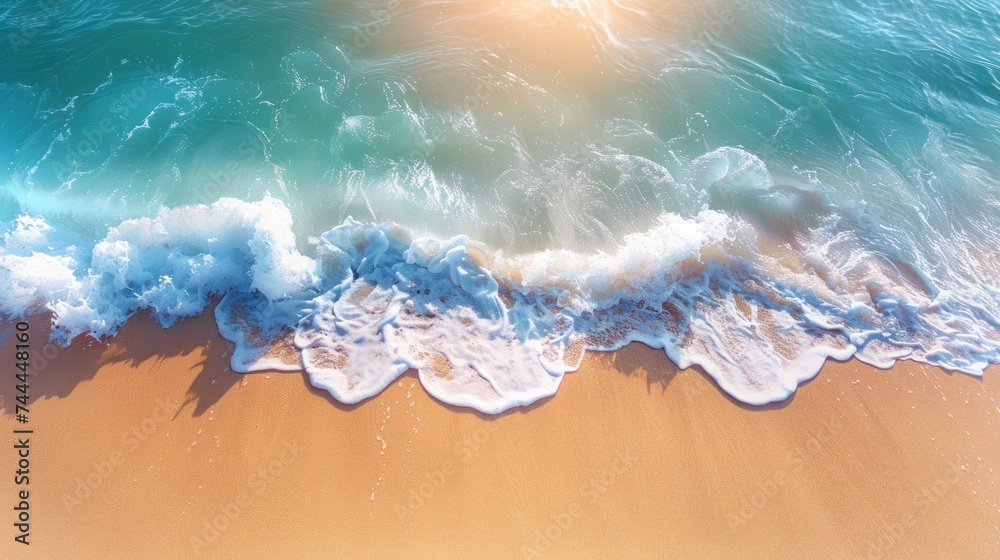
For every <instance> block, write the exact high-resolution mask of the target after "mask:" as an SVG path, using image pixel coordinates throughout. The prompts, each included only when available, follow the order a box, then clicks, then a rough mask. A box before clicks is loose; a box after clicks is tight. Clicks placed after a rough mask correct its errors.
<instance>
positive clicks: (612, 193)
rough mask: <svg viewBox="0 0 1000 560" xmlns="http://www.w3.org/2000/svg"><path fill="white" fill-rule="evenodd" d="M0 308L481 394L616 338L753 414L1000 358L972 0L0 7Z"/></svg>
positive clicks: (329, 370)
mask: <svg viewBox="0 0 1000 560" xmlns="http://www.w3.org/2000/svg"><path fill="white" fill-rule="evenodd" d="M0 38H2V43H3V47H2V48H3V49H4V55H3V56H2V57H0V161H2V166H0V185H2V186H0V234H2V239H0V313H3V314H6V315H9V316H16V315H21V314H24V313H31V312H35V311H38V310H41V309H46V308H47V309H48V310H51V312H52V313H53V317H54V325H55V330H54V337H55V338H56V339H57V340H58V341H60V342H61V343H68V342H69V341H70V340H72V339H74V338H76V337H79V336H91V337H95V338H101V337H106V336H109V335H113V334H114V333H115V332H116V331H117V329H118V328H119V327H120V326H121V325H122V324H124V323H125V321H126V320H127V319H128V318H129V317H130V316H131V315H133V314H135V313H137V312H139V311H143V310H148V311H149V312H151V313H152V314H153V316H154V317H156V318H157V319H158V320H160V321H161V322H162V323H163V324H164V326H170V325H172V324H174V323H175V322H177V321H178V320H180V319H183V318H184V317H190V316H193V315H197V314H199V313H203V312H205V311H206V310H208V309H210V308H211V305H212V304H213V303H214V302H216V301H219V300H221V304H220V305H219V306H218V307H217V308H216V309H215V315H216V318H217V320H218V323H219V329H220V332H221V333H222V334H223V336H225V337H226V338H228V339H229V340H231V341H233V342H234V343H236V348H237V351H236V353H235V354H234V356H233V367H234V369H236V370H237V371H254V370H260V369H269V368H277V369H296V368H303V367H304V368H305V369H306V370H307V371H308V372H309V375H310V378H311V379H312V381H313V383H314V384H316V385H317V386H318V387H322V388H325V389H327V390H329V391H330V392H331V393H332V394H333V395H334V396H335V397H337V398H338V399H340V400H342V401H344V402H357V401H358V400H362V399H364V398H367V397H370V396H372V395H375V394H377V393H378V392H379V391H381V389H382V388H384V387H385V386H386V385H387V384H389V383H391V382H392V381H393V380H394V379H395V378H396V377H398V376H399V375H400V374H401V373H402V372H403V371H405V370H406V369H407V368H410V367H413V368H416V369H418V370H420V376H421V381H422V382H423V384H424V386H425V387H426V388H427V389H428V390H429V391H430V392H431V393H432V394H433V395H435V396H436V397H438V398H440V399H442V400H444V401H446V402H449V403H453V404H458V405H466V406H473V407H475V408H478V409H480V410H483V411H487V412H495V411H499V410H504V409H507V408H510V407H512V406H517V405H523V404H527V403H530V402H533V401H535V400H537V399H539V398H542V397H544V396H547V395H551V394H552V393H553V392H555V390H556V389H557V387H558V385H559V382H560V380H561V378H562V376H563V375H564V374H565V373H567V372H569V371H572V370H574V369H575V368H576V367H577V366H578V364H579V359H580V356H581V355H582V352H583V351H584V350H586V349H594V350H609V349H615V348H620V347H621V346H623V345H625V344H627V343H628V342H631V341H640V342H645V343H647V344H649V345H652V346H654V347H657V348H663V349H664V351H665V357H664V359H669V360H672V361H673V362H674V363H676V364H677V365H679V366H689V365H693V364H698V365H700V366H702V367H703V368H704V369H705V370H706V371H707V372H708V373H709V374H710V375H712V376H713V377H714V378H715V379H716V380H717V381H718V382H719V384H720V386H721V387H722V388H723V389H724V390H726V391H727V392H729V393H730V394H732V395H733V396H735V397H736V398H738V399H741V400H743V401H745V402H748V403H764V402H770V401H775V400H780V399H783V398H785V397H787V396H788V395H789V394H790V393H791V392H792V391H794V389H795V387H796V386H797V385H798V384H799V383H801V382H802V381H804V380H806V379H808V378H810V377H812V376H813V375H815V373H816V372H817V371H818V369H819V367H820V366H821V365H822V363H823V362H824V361H825V360H826V359H828V358H836V359H847V358H849V357H851V356H856V357H857V358H859V359H861V360H863V361H866V362H868V363H871V364H874V365H877V366H880V367H888V366H890V365H891V364H892V363H893V362H894V361H896V360H899V359H914V360H919V361H923V362H927V363H931V364H935V365H940V366H943V367H946V368H949V369H952V370H956V371H962V372H965V373H969V374H974V375H980V374H982V371H983V369H984V368H985V367H986V366H987V365H988V364H990V363H997V362H1000V280H998V273H1000V256H998V245H1000V243H998V242H1000V8H998V5H997V4H996V3H995V2H991V1H988V0H965V1H960V2H939V1H931V0H919V1H902V0H900V1H892V2H890V1H871V2H863V3H862V2H855V1H847V0H835V1H832V2H812V1H806V2H792V1H790V0H775V1H768V0H764V1H760V2H749V1H747V0H729V1H722V0H710V1H706V2H690V1H661V2H654V1H648V0H634V1H628V0H589V1H588V0H578V1H570V0H565V1H559V0H555V1H549V0H508V1H506V2H502V3H501V2H488V1H485V0H465V1H426V2H425V1H416V0H388V1H325V2H317V1H311V2H304V1H284V2H275V1H271V0H225V1H220V2H211V1H209V2H195V1H191V0H181V1H173V2H155V3H153V2H118V1H110V0H103V1H100V2H98V1H73V0H47V1H45V2H42V3H39V2H24V1H22V2H4V3H2V5H0Z"/></svg>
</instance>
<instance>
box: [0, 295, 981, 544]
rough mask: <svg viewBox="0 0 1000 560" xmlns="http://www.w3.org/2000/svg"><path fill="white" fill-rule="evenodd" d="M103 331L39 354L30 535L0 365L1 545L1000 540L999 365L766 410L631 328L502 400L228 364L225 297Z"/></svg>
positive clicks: (832, 392) (863, 384) (875, 381)
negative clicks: (551, 384) (517, 401)
mask: <svg viewBox="0 0 1000 560" xmlns="http://www.w3.org/2000/svg"><path fill="white" fill-rule="evenodd" d="M44 322H45V321H44V318H36V319H35V323H34V324H33V327H32V328H33V334H32V336H33V337H34V340H36V341H41V340H45V338H46V337H47V333H46V330H45V329H44V328H42V327H40V326H38V327H36V326H34V325H41V324H42V323H44ZM109 342H110V344H99V343H93V344H90V345H87V344H84V343H78V344H75V345H74V346H73V347H71V348H69V349H57V348H55V347H50V348H49V349H47V350H44V351H43V350H42V349H41V347H40V346H39V347H38V348H39V349H38V350H36V352H38V354H39V355H41V354H45V355H48V356H49V358H45V357H44V356H42V357H43V358H44V359H41V361H38V362H36V370H37V371H36V373H35V375H34V376H33V377H32V379H31V382H32V384H31V392H32V399H33V402H32V404H31V407H30V409H31V416H30V427H31V428H32V429H33V430H34V433H33V434H32V435H31V443H30V445H31V456H30V457H31V464H30V471H31V480H30V491H31V501H30V508H31V509H30V511H31V532H30V541H31V545H30V546H23V545H20V544H17V543H14V541H13V536H14V530H13V528H12V527H11V523H12V519H13V513H12V510H11V507H12V505H13V501H14V497H15V492H16V490H17V488H16V487H15V486H14V484H13V482H14V480H13V477H12V476H9V475H10V474H11V472H12V471H13V470H14V469H15V467H16V458H15V456H14V454H13V453H12V450H11V449H10V448H11V442H12V441H13V435H12V434H10V430H11V429H16V428H18V427H19V425H18V424H16V423H15V421H14V419H13V417H12V416H11V412H12V409H13V403H14V400H13V399H14V389H13V386H14V382H13V381H12V379H13V376H11V378H10V380H9V381H8V382H5V383H4V384H3V385H2V386H0V395H2V397H3V404H4V411H5V413H6V418H5V422H6V425H7V426H8V435H7V441H8V444H7V445H5V447H6V448H7V451H6V452H5V453H4V457H3V459H2V460H0V464H2V465H3V469H4V471H5V472H7V473H8V476H4V477H3V480H4V482H3V484H2V496H3V499H4V501H5V508H4V509H5V511H7V512H8V513H7V517H8V518H9V520H8V521H6V522H5V523H4V526H5V527H7V529H6V530H5V533H6V536H5V537H4V544H3V545H2V546H0V551H3V553H2V554H0V556H3V557H4V558H106V557H111V555H114V556H115V557H132V558H189V557H192V558H193V557H197V558H280V557H285V558H378V557H389V556H390V555H400V556H403V555H405V556H406V557H411V558H498V559H501V558H503V559H506V558H736V557H739V558H803V557H810V558H855V557H859V558H943V557H951V558H989V557H995V556H998V555H1000V529H998V526H1000V488H998V486H997V485H996V482H997V478H998V474H1000V473H998V472H994V471H995V470H1000V447H998V446H997V444H996V442H997V441H998V440H1000V408H998V403H997V398H998V397H1000V371H998V370H997V368H993V369H992V370H991V371H990V372H988V373H987V375H986V376H985V378H984V379H982V380H980V379H977V378H973V377H970V376H966V375H962V374H949V373H947V372H943V371H941V370H938V369H935V368H932V367H927V366H923V365H920V364H914V363H906V364H902V365H899V366H897V367H895V368H893V369H892V370H891V371H879V370H875V369H873V368H871V367H868V366H865V365H863V364H860V363H858V362H849V363H829V364H827V366H826V367H825V368H824V370H823V371H822V372H820V374H819V375H818V376H817V377H816V378H815V379H814V380H813V381H811V382H809V383H808V384H806V385H804V386H803V387H801V388H800V389H799V391H798V392H797V393H796V394H795V395H794V396H793V397H792V398H790V399H789V400H788V401H786V402H783V403H780V404H778V405H772V406H767V407H759V408H755V407H749V406H746V405H743V404H741V403H738V402H736V401H733V400H732V399H730V398H727V397H726V396H725V395H724V394H723V393H722V392H720V391H719V390H718V388H717V387H715V386H714V385H713V383H712V382H711V381H710V380H709V379H708V378H707V377H706V376H704V375H703V374H701V373H699V372H698V371H695V370H685V371H678V370H677V369H676V368H675V367H673V366H672V365H671V364H670V363H669V362H668V361H667V360H666V359H665V357H664V356H663V354H662V353H661V352H659V351H655V350H652V349H649V348H647V347H644V346H641V345H637V344H633V345H632V346H629V347H628V348H626V349H624V350H622V351H620V352H616V353H612V354H598V353H592V354H588V356H587V357H586V359H585V361H584V364H583V367H582V368H581V369H580V370H579V371H578V372H576V373H573V374H571V375H568V376H567V377H566V379H565V380H564V382H563V385H562V388H561V389H560V391H559V392H558V393H557V394H556V395H555V396H554V397H552V398H550V399H548V400H546V401H544V402H540V403H536V405H534V406H532V407H530V408H529V409H524V410H516V411H512V412H510V413H507V414H505V415H501V416H499V417H486V416H484V415H480V414H477V413H475V412H473V411H470V410H464V409H455V408H450V407H447V406H444V405H442V404H440V403H439V402H437V401H435V400H434V399H433V398H431V397H430V396H429V395H428V394H426V393H425V392H424V391H423V390H422V389H421V387H420V384H419V383H418V382H417V380H416V378H415V377H414V376H413V375H406V376H404V377H403V378H402V379H401V380H400V381H399V382H398V383H394V384H393V385H392V386H391V387H390V388H389V389H388V390H386V391H385V392H384V393H382V394H381V395H379V396H378V397H376V398H374V399H371V400H368V401H366V402H363V403H361V404H359V405H355V406H345V405H342V404H339V403H337V402H335V401H333V400H332V399H330V398H328V397H327V396H326V395H325V393H322V392H320V391H317V390H315V389H313V388H312V387H311V386H310V385H309V384H308V380H307V379H306V378H305V377H304V376H303V374H301V373H256V374H250V375H240V374H236V373H233V372H230V371H228V368H227V365H228V361H227V358H226V356H227V355H228V352H230V351H231V349H230V348H229V345H228V343H226V342H225V341H224V340H222V339H221V338H220V337H219V336H218V334H217V333H216V331H215V326H214V323H213V320H212V317H211V314H205V315H203V316H201V317H198V318H195V319H190V320H187V321H185V322H183V323H181V324H179V325H177V326H175V327H173V328H171V329H169V330H162V329H160V328H159V326H158V325H156V324H155V323H154V322H153V321H151V320H148V319H137V320H134V321H131V322H130V323H129V324H128V325H127V326H126V327H124V328H123V329H122V330H121V332H120V333H119V334H118V336H116V337H114V338H113V339H111V340H110V341H109ZM12 345H13V343H12V341H11V340H10V339H7V342H6V343H5V345H4V348H3V354H2V355H3V357H4V359H5V360H7V361H8V362H12V361H13V358H12ZM994 422H998V424H994Z"/></svg>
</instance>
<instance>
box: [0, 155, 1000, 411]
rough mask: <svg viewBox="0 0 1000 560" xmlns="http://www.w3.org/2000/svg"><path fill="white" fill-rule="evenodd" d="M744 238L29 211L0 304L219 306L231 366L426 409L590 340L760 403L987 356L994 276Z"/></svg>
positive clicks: (473, 399) (724, 219)
mask: <svg viewBox="0 0 1000 560" xmlns="http://www.w3.org/2000/svg"><path fill="white" fill-rule="evenodd" d="M730 155H732V154H730ZM727 157H728V156H727ZM713 165H715V164H713ZM727 173H728V172H727ZM831 216H832V215H831ZM755 232H756V230H755V229H754V228H753V227H752V226H751V225H750V224H749V223H747V222H745V221H743V220H742V219H740V218H739V217H737V216H735V215H733V214H726V213H722V212H719V211H717V210H712V209H708V208H705V209H703V210H702V211H700V212H698V213H697V214H695V215H693V216H691V217H688V218H683V217H680V216H676V215H671V214H665V215H663V216H662V217H661V218H660V220H659V222H658V223H657V225H655V226H654V227H653V228H652V229H650V230H649V231H647V232H645V233H639V234H632V235H629V236H626V237H625V239H624V240H623V242H622V243H621V245H620V247H619V248H618V249H617V250H615V251H613V252H608V253H605V252H600V253H596V254H584V253H578V252H571V251H545V252H540V253H533V254H528V255H523V256H516V257H508V256H505V255H504V254H503V253H502V252H500V251H497V252H491V251H490V250H489V249H488V248H487V247H486V246H485V245H482V244H480V243H476V242H473V241H471V240H469V239H468V238H467V237H465V236H457V237H454V238H451V239H447V240H441V239H435V238H430V237H417V236H415V235H414V234H413V233H412V232H411V231H409V230H407V229H406V228H404V227H401V226H399V225H395V224H364V223H361V222H358V221H356V220H353V219H350V218H348V219H347V220H345V222H344V223H343V224H341V225H339V226H337V227H335V228H333V229H331V230H330V231H328V232H326V233H324V234H322V235H320V236H318V237H316V238H313V239H311V240H310V241H311V243H312V245H313V246H314V253H315V256H313V257H310V256H307V255H304V254H302V253H300V252H299V251H298V249H297V248H296V245H295V238H294V236H293V235H292V221H291V216H290V214H289V212H288V210H287V209H286V208H285V207H284V205H283V204H282V203H281V202H279V201H277V200H275V199H273V198H269V197H268V198H265V199H263V200H261V201H260V202H256V203H249V202H242V201H237V200H232V199H223V200H220V201H218V202H216V203H214V204H212V205H211V206H203V205H202V206H188V207H181V208H176V209H173V210H163V211H161V212H160V213H159V214H158V215H157V216H156V217H154V218H142V219H138V220H129V221H126V222H123V223H122V224H120V225H118V226H116V227H114V228H111V229H110V230H109V232H108V235H107V236H106V237H105V238H104V239H101V240H99V241H97V242H96V243H88V242H87V241H85V240H83V239H81V238H79V237H77V236H75V235H73V234H71V233H68V232H65V231H62V230H59V229H58V228H55V227H52V226H50V225H49V224H47V223H46V222H45V220H44V219H42V218H34V217H28V216H23V217H21V218H19V219H18V220H16V221H15V222H13V223H12V224H10V225H9V226H8V227H7V228H6V229H5V231H4V232H3V246H2V247H0V265H2V266H0V288H2V289H3V293H4V294H5V295H4V296H3V300H2V301H0V310H2V312H3V313H5V314H8V315H17V314H21V313H25V312H27V311H30V310H32V309H37V308H38V306H41V305H44V306H46V307H47V308H48V309H50V310H52V311H53V313H54V319H53V320H54V326H55V329H54V331H53V333H54V334H53V336H54V337H55V338H56V339H58V340H60V341H61V342H63V343H67V342H68V341H69V340H71V339H72V338H74V337H75V336H78V335H80V334H82V333H85V332H86V333H89V334H90V335H91V336H95V337H101V336H104V335H110V334H113V333H114V332H115V330H116V329H117V328H118V327H119V326H120V325H121V324H122V323H124V322H125V321H126V320H127V318H128V317H129V316H131V315H132V314H134V313H136V312H137V311H139V310H149V311H150V312H151V313H152V315H153V316H155V317H157V318H158V319H159V320H160V322H161V323H162V324H163V325H164V326H169V325H171V324H173V323H174V322H176V321H177V320H178V319H180V318H183V317H188V316H192V315H195V314H198V313H201V312H202V311H204V309H205V308H206V307H207V306H208V305H210V303H211V302H212V301H213V299H215V298H221V301H220V303H219V305H218V306H217V307H216V309H215V315H216V319H217V322H218V324H219V331H220V333H221V334H222V336H223V337H225V338H226V339H227V340H230V341H232V342H233V343H234V344H235V351H234V353H233V355H232V358H231V364H232V368H233V370H234V371H238V372H249V371H261V370H268V369H278V370H297V369H304V370H305V371H306V372H307V374H308V375H309V377H310V380H311V382H312V383H313V384H314V385H315V386H317V387H320V388H322V389H325V390H327V391H329V392H330V393H331V394H332V395H333V396H334V397H335V398H337V399H338V400H340V401H342V402H345V403H356V402H360V401H363V400H364V399H367V398H370V397H372V396H374V395H377V394H378V393H379V392H381V391H382V390H383V389H384V388H385V387H386V386H388V385H389V384H390V383H392V382H393V381H394V380H395V379H396V378H398V377H399V376H400V375H402V374H403V373H404V372H405V371H406V370H407V369H409V368H413V369H416V370H417V371H418V374H419V377H420V380H421V383H422V384H423V385H424V387H425V388H426V389H427V390H428V391H429V392H430V393H431V394H432V395H434V396H435V397H436V398H438V399H439V400H441V401H443V402H446V403H449V404H453V405H456V406H469V407H473V408H476V409H478V410H480V411H483V412H487V413H498V412H501V411H503V410H507V409H509V408H511V407H516V406H523V405H527V404H530V403H532V402H535V401H537V400H539V399H542V398H545V397H547V396H550V395H552V394H554V393H555V391H556V390H557V388H558V386H559V384H560V382H561V380H562V378H563V376H564V375H565V374H567V373H569V372H571V371H573V370H575V369H576V368H577V367H578V366H579V363H580V358H581V356H582V353H583V351H584V350H586V349H592V350H616V349H619V348H622V347H623V346H625V345H627V344H629V343H631V342H642V343H645V344H647V345H649V346H652V347H654V348H660V349H663V351H664V353H665V355H666V357H669V359H671V360H672V361H673V362H674V363H675V364H677V365H678V366H680V367H689V366H693V365H698V366H701V367H702V368H704V370H705V371H706V372H707V373H708V374H709V375H711V376H712V377H713V378H714V379H715V380H716V381H717V382H718V383H719V385H720V387H722V389H723V390H725V391H726V392H727V393H729V394H731V395H732V396H733V397H735V398H737V399H739V400H741V401H744V402H747V403H751V404H763V403H767V402H774V401H778V400H781V399H784V398H786V397H787V396H788V395H790V394H791V393H792V392H793V391H795V389H796V387H797V386H798V385H799V384H800V383H802V382H803V381H805V380H807V379H809V378H811V377H813V376H814V375H815V374H816V373H817V372H818V371H819V369H820V367H821V366H822V365H823V363H824V362H825V361H826V360H827V359H829V358H833V359H837V360H845V359H848V358H850V357H851V356H856V357H858V358H859V359H861V360H863V361H866V362H868V363H871V364H873V365H876V366H878V367H889V366H890V365H891V364H892V363H893V362H894V361H896V360H899V359H912V360H919V361H922V362H925V363H929V364H934V365H938V366H941V367H945V368H948V369H952V370H956V371H962V372H965V373H969V374H973V375H981V374H982V372H983V369H984V368H985V367H986V366H987V365H988V364H990V363H997V362H1000V320H998V318H997V317H998V310H997V309H996V305H995V301H996V300H997V297H996V296H997V294H995V293H992V292H990V288H989V287H981V286H976V285H973V284H972V283H963V282H959V281H952V282H950V283H948V282H946V281H944V280H941V279H940V278H935V277H932V276H929V275H928V274H926V273H924V272H922V271H921V270H918V269H916V268H914V267H913V266H911V265H908V264H906V262H905V261H904V260H903V259H902V258H901V257H899V256H893V255H890V254H886V253H884V252H880V253H872V252H870V251H868V250H867V249H866V247H865V245H864V241H863V240H862V239H860V238H858V237H857V235H856V234H854V233H851V232H850V231H849V230H845V229H844V228H843V227H842V225H841V224H840V223H839V219H838V218H836V217H830V218H828V219H826V220H824V221H823V222H822V223H821V225H820V226H819V227H816V228H813V229H812V230H810V231H808V232H804V233H803V237H802V239H801V240H800V245H801V249H794V248H792V247H791V246H780V247H774V246H770V247H769V246H768V245H767V244H766V243H763V242H761V240H760V239H759V238H758V236H757V235H756V233H755Z"/></svg>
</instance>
